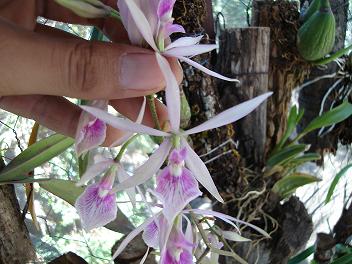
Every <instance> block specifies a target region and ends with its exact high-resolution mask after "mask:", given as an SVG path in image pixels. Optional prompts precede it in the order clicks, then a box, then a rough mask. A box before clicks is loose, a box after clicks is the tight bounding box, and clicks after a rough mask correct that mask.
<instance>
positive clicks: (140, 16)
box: [119, 0, 158, 51]
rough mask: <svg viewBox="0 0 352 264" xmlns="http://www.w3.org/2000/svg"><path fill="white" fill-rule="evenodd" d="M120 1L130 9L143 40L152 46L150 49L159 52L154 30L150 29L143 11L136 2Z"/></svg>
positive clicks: (129, 0)
mask: <svg viewBox="0 0 352 264" xmlns="http://www.w3.org/2000/svg"><path fill="white" fill-rule="evenodd" d="M119 1H124V3H125V4H126V6H127V7H128V10H129V12H130V14H131V17H132V18H133V20H134V22H135V23H136V26H137V28H138V30H139V32H140V33H141V34H142V36H143V38H144V39H145V41H146V42H147V43H148V44H149V45H150V47H151V48H152V49H153V50H155V51H157V50H158V48H157V46H156V44H155V41H154V36H153V30H152V28H151V27H150V24H149V21H148V19H147V18H146V17H145V15H144V13H143V12H142V10H141V9H140V8H139V7H138V6H137V5H136V3H135V2H134V1H131V0H119Z"/></svg>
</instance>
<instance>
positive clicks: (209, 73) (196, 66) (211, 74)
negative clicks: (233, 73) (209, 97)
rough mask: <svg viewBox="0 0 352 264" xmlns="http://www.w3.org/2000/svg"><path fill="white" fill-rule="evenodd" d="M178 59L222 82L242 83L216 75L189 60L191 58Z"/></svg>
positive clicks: (180, 57) (179, 57)
mask: <svg viewBox="0 0 352 264" xmlns="http://www.w3.org/2000/svg"><path fill="white" fill-rule="evenodd" d="M177 58H178V59H179V60H181V61H184V62H186V63H188V64H189V65H191V66H193V67H194V68H197V69H198V70H200V71H202V72H204V73H206V74H208V75H210V76H213V77H216V78H219V79H221V80H224V81H228V82H240V81H239V80H237V79H232V78H228V77H225V76H223V75H221V74H219V73H216V72H214V71H211V70H209V69H207V68H205V67H204V66H202V65H200V64H199V63H197V62H195V61H193V60H191V59H189V58H186V57H182V56H177Z"/></svg>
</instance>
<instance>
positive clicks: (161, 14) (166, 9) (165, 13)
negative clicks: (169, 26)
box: [157, 0, 176, 20]
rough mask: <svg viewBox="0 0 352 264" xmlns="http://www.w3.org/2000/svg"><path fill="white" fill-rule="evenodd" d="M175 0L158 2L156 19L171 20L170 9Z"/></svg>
mask: <svg viewBox="0 0 352 264" xmlns="http://www.w3.org/2000/svg"><path fill="white" fill-rule="evenodd" d="M175 2H176V0H160V1H159V6H158V13H157V14H158V18H159V19H160V20H168V19H170V18H171V15H172V9H173V8H174V5H175Z"/></svg>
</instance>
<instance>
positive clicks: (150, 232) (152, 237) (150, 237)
mask: <svg viewBox="0 0 352 264" xmlns="http://www.w3.org/2000/svg"><path fill="white" fill-rule="evenodd" d="M142 238H143V240H144V242H145V243H146V244H147V246H148V247H152V248H154V249H157V248H158V247H159V228H158V225H157V223H156V222H155V221H153V222H151V223H150V224H149V225H147V226H146V227H145V229H144V232H143V234H142Z"/></svg>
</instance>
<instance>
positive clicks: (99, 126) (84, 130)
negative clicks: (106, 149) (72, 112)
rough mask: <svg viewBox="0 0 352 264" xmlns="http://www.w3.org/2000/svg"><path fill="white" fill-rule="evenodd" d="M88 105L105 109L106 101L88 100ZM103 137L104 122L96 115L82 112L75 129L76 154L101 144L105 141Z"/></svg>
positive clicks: (104, 131) (78, 154)
mask: <svg viewBox="0 0 352 264" xmlns="http://www.w3.org/2000/svg"><path fill="white" fill-rule="evenodd" d="M89 105H90V106H93V107H97V108H99V109H103V110H105V109H107V106H108V101H107V100H93V101H90V102H89ZM105 137H106V124H105V123H104V122H102V121H101V120H99V119H97V118H96V117H94V116H92V115H90V114H88V113H85V112H82V113H81V116H80V118H79V121H78V125H77V130H76V142H75V150H76V153H77V156H80V155H82V154H85V153H86V152H87V151H89V150H91V149H94V148H96V147H98V146H99V145H101V144H102V143H103V142H104V141H105Z"/></svg>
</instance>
